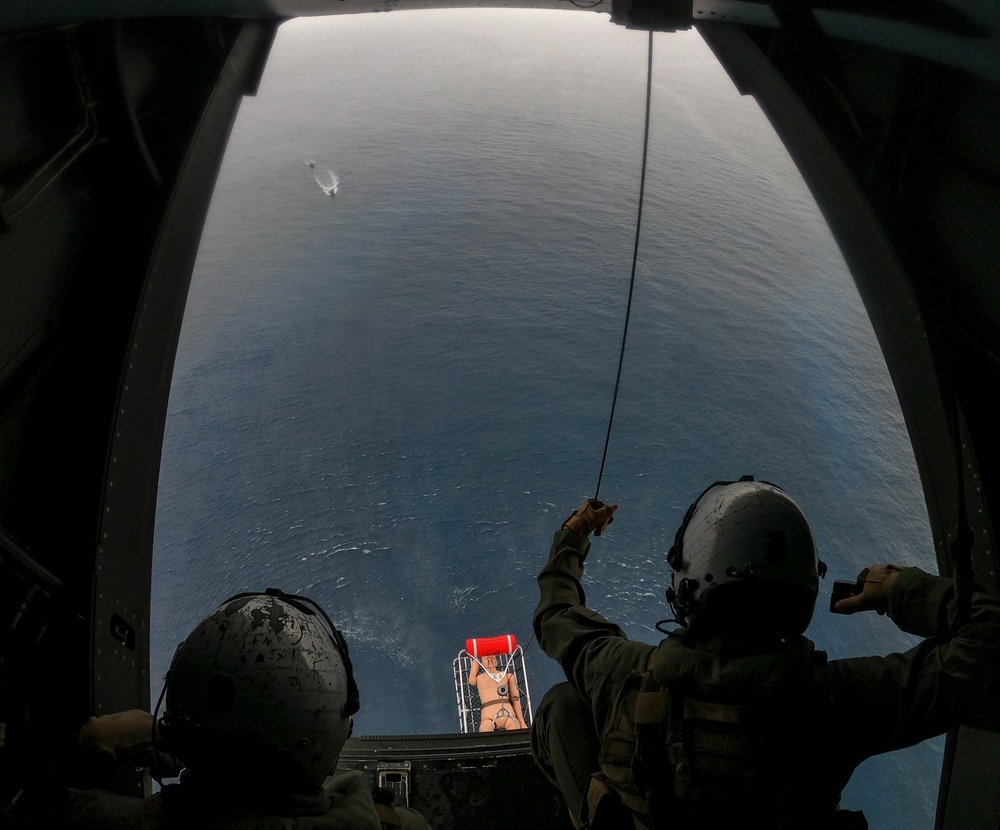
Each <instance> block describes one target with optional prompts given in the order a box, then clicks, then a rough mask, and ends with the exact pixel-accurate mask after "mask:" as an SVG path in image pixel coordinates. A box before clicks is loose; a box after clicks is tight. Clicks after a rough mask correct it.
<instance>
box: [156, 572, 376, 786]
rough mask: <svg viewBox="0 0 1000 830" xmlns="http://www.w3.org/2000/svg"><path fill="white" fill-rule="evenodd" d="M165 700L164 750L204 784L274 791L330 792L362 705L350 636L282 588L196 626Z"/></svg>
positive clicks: (244, 598)
mask: <svg viewBox="0 0 1000 830" xmlns="http://www.w3.org/2000/svg"><path fill="white" fill-rule="evenodd" d="M316 612H318V614H317V613H316ZM320 617H322V619H320ZM324 621H325V622H326V623H327V626H324V624H323V622H324ZM165 694H166V706H165V710H164V714H163V721H162V732H163V742H164V749H167V750H168V751H170V752H172V753H173V754H175V755H176V756H177V757H178V758H179V759H180V760H181V761H182V762H183V763H184V764H185V765H186V766H187V767H188V768H189V769H190V770H191V771H192V772H194V773H195V774H196V775H197V776H199V777H205V778H220V777H225V778H228V779H232V780H233V781H234V782H238V783H239V784H240V785H241V786H243V787H246V788H251V787H252V788H255V789H263V790H267V791H301V792H308V791H309V790H311V789H315V788H317V787H320V786H321V785H322V783H323V781H324V779H325V778H326V777H327V776H328V775H329V774H330V773H331V772H332V770H333V768H334V766H335V765H336V763H337V758H338V757H339V756H340V752H341V750H342V749H343V746H344V743H345V741H346V740H347V738H348V737H349V735H350V732H351V728H352V720H351V715H353V714H354V713H355V712H357V711H358V708H359V702H358V689H357V685H356V684H355V682H354V673H353V668H352V666H351V661H350V656H349V654H348V651H347V644H346V642H345V641H344V638H343V636H342V635H341V634H340V632H339V631H338V630H337V628H336V627H335V626H334V625H333V623H332V622H330V619H329V617H327V616H326V614H325V613H324V612H323V610H322V609H321V608H320V607H319V606H318V605H316V603H314V602H312V600H309V599H307V598H306V597H300V596H297V595H291V594H284V593H282V592H281V591H278V590H277V589H273V588H269V589H268V591H267V593H264V594H241V595H238V596H236V597H232V598H230V599H228V600H226V602H224V603H223V604H222V605H221V606H220V607H219V608H218V609H216V610H215V611H214V612H213V613H212V614H211V615H209V616H208V617H207V618H206V619H205V620H204V621H202V622H201V623H200V624H199V625H198V626H196V627H195V629H194V631H192V632H191V633H190V634H189V635H188V637H187V638H186V639H185V640H184V641H183V642H182V643H181V644H180V645H179V646H178V647H177V651H176V652H175V654H174V658H173V661H172V662H171V664H170V670H169V672H168V673H167V679H166V688H165Z"/></svg>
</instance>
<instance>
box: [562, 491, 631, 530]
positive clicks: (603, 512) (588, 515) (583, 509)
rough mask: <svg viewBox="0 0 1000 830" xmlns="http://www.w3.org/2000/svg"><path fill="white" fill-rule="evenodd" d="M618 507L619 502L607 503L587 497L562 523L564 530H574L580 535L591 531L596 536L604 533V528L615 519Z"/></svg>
mask: <svg viewBox="0 0 1000 830" xmlns="http://www.w3.org/2000/svg"><path fill="white" fill-rule="evenodd" d="M617 509H618V505H617V504H605V503H604V502H603V501H598V500H597V499H587V501H585V502H584V503H583V504H582V505H581V506H580V507H578V508H577V510H576V512H575V513H573V514H572V515H571V516H570V517H569V518H568V519H567V520H566V521H565V522H563V523H562V526H563V529H564V530H572V531H573V532H574V533H576V534H579V535H580V536H587V535H589V534H590V533H591V532H593V534H594V535H595V536H600V535H601V534H602V533H604V529H605V528H606V527H607V526H608V525H609V524H611V523H612V522H613V521H614V512H615V511H616V510H617Z"/></svg>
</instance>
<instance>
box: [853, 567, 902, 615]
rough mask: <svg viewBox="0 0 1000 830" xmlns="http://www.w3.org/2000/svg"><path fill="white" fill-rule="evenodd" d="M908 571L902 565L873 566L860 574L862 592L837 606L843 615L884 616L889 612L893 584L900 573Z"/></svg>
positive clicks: (859, 582) (859, 580)
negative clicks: (868, 612) (872, 612)
mask: <svg viewBox="0 0 1000 830" xmlns="http://www.w3.org/2000/svg"><path fill="white" fill-rule="evenodd" d="M903 570H906V569H905V568H904V567H903V566H901V565H872V566H871V567H870V568H865V569H864V570H863V571H862V572H861V573H859V574H858V584H859V585H860V586H861V591H860V593H858V594H855V595H854V596H853V597H847V598H845V599H842V600H840V601H839V602H838V603H837V604H836V609H837V611H839V612H840V613H841V614H856V613H858V612H859V611H877V612H878V613H879V614H884V613H885V612H886V611H888V610H889V595H890V594H891V593H892V583H893V582H895V581H896V576H897V575H898V574H899V572H900V571H903Z"/></svg>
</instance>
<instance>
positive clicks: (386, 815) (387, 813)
mask: <svg viewBox="0 0 1000 830" xmlns="http://www.w3.org/2000/svg"><path fill="white" fill-rule="evenodd" d="M375 815H377V816H378V820H379V821H380V822H381V823H382V826H383V827H402V826H403V823H402V822H401V821H400V820H399V816H397V815H396V811H395V810H394V809H393V808H392V807H390V806H389V805H388V804H376V805H375Z"/></svg>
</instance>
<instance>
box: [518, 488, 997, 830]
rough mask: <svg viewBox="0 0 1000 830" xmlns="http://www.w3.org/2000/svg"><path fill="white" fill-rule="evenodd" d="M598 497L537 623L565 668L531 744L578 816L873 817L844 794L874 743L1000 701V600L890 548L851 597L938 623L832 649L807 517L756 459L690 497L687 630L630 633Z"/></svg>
mask: <svg viewBox="0 0 1000 830" xmlns="http://www.w3.org/2000/svg"><path fill="white" fill-rule="evenodd" d="M617 508H618V505H616V504H610V505H606V504H603V503H601V502H599V501H596V500H591V501H588V502H587V503H585V504H584V505H583V506H582V507H580V508H579V509H578V510H577V511H576V512H575V513H573V515H571V516H570V517H569V518H568V519H567V520H566V521H565V522H564V523H563V526H562V529H561V530H560V531H559V532H557V533H556V535H555V538H554V540H553V544H552V550H551V553H550V555H549V560H548V562H547V563H546V565H545V567H544V568H543V569H542V571H541V573H540V574H539V577H538V584H539V588H540V591H541V599H540V601H539V604H538V607H537V608H536V609H535V615H534V630H535V635H536V636H537V638H538V642H539V645H540V646H541V647H542V649H543V650H544V651H545V653H546V654H548V655H549V656H550V657H552V658H553V659H555V660H557V661H558V662H559V663H560V665H561V666H562V668H563V670H564V671H565V674H566V678H567V682H565V683H561V684H558V685H557V686H555V687H553V688H552V689H551V690H550V691H549V693H548V694H547V695H546V696H545V698H544V699H543V701H542V703H541V706H540V707H539V709H538V711H537V712H536V714H535V719H534V722H533V723H532V734H531V737H532V751H533V755H534V757H535V760H536V762H537V763H538V764H539V766H540V767H541V769H542V771H543V772H544V773H545V775H546V776H547V777H548V778H549V780H550V781H551V782H552V783H553V784H554V785H556V786H557V787H558V788H559V789H560V790H561V791H562V793H563V796H564V798H565V799H566V803H567V806H568V807H569V810H570V814H571V816H572V818H573V820H574V823H575V824H576V826H578V827H583V826H589V827H590V828H592V830H601V828H606V827H620V826H623V824H627V825H631V824H634V826H635V827H637V828H665V827H668V826H669V827H670V828H679V830H685V828H695V827H697V828H699V830H703V829H704V828H716V827H719V828H726V829H727V830H733V828H760V830H765V828H783V830H800V828H801V829H802V830H804V829H805V828H864V827H867V821H866V820H865V819H864V816H863V815H862V814H861V813H852V812H848V811H840V810H838V805H839V801H840V794H841V791H842V790H843V788H844V786H845V785H846V783H847V781H848V780H849V778H850V777H851V774H852V773H853V771H854V769H855V768H856V767H857V766H858V765H859V764H860V763H861V762H862V761H864V760H865V759H866V758H869V757H871V756H873V755H876V754H879V753H883V752H888V751H890V750H894V749H900V748H902V747H906V746H910V745H912V744H915V743H917V742H919V741H922V740H924V739H925V738H929V737H931V736H934V735H939V734H941V733H943V732H946V731H948V730H951V729H953V728H956V727H957V726H959V725H960V724H962V723H963V722H966V721H968V720H969V719H970V718H972V717H974V716H976V715H978V714H980V713H982V712H983V711H984V710H985V708H986V705H987V704H988V703H989V702H990V701H991V700H992V701H995V700H996V699H997V692H998V686H1000V602H998V600H997V599H996V598H995V597H993V596H991V595H988V594H986V593H984V592H983V591H981V590H979V589H977V590H976V591H975V592H974V593H973V595H972V598H971V611H970V613H968V614H967V615H965V617H964V618H963V617H962V615H960V614H959V613H958V603H957V600H956V594H955V587H954V585H953V583H952V581H951V580H950V579H944V578H941V577H937V576H932V575H929V574H926V573H924V572H923V571H921V570H919V569H917V568H902V567H900V566H897V565H873V566H871V567H870V568H866V569H865V570H864V571H863V572H862V574H861V576H860V577H859V580H858V585H857V594H856V595H854V596H850V597H848V598H845V599H841V600H839V601H838V602H837V607H836V610H837V611H839V612H841V613H848V614H852V613H856V612H859V611H877V612H878V613H880V614H884V613H888V614H889V616H890V618H891V619H892V620H893V621H894V622H895V623H896V625H897V626H899V627H900V628H901V629H903V630H905V631H908V632H910V633H913V634H917V635H918V636H922V637H925V638H927V639H925V640H924V641H923V642H921V643H920V644H919V645H917V646H916V647H915V648H913V649H911V650H910V651H908V652H906V653H905V654H894V655H889V656H887V657H863V658H851V659H844V660H833V661H827V660H826V657H825V655H824V654H823V653H822V652H819V651H816V650H815V648H814V646H813V644H812V643H811V642H810V641H809V640H807V639H806V638H805V637H803V636H802V634H803V632H804V631H805V629H806V627H807V626H808V624H809V621H810V619H811V617H812V613H813V609H814V606H815V602H816V596H817V593H818V579H819V576H818V569H819V567H820V563H819V561H818V559H817V556H816V548H815V545H814V542H813V537H812V533H811V531H810V528H809V524H808V522H807V520H806V518H805V515H804V514H803V512H802V510H801V509H800V508H799V506H798V505H797V504H796V503H795V502H794V501H793V500H792V499H791V498H790V497H789V496H788V495H787V494H786V493H785V492H784V491H783V490H782V489H781V488H779V487H776V486H774V485H771V484H767V483H764V482H757V481H754V480H753V478H752V477H750V476H744V478H743V479H741V480H740V481H738V482H719V483H716V484H714V485H712V486H711V487H709V488H708V489H707V490H706V491H705V492H704V493H702V495H701V496H700V497H699V498H698V500H697V501H696V502H695V503H694V504H693V505H691V508H690V509H689V510H688V512H687V515H686V516H685V519H684V522H683V523H682V525H681V527H680V529H679V530H678V531H677V535H676V538H675V541H674V545H673V547H672V548H671V549H670V552H669V554H668V557H667V560H668V562H669V564H670V565H671V567H672V568H673V570H674V574H673V581H672V586H671V587H670V588H669V589H668V590H667V599H668V601H669V602H670V604H671V606H672V607H673V609H674V612H675V615H676V618H677V622H679V623H680V625H681V628H679V629H678V630H676V631H674V632H672V633H670V634H669V635H668V636H667V637H666V638H665V639H664V640H662V641H661V642H660V644H659V645H658V646H653V645H648V644H645V643H638V642H632V641H630V640H628V639H627V638H626V636H625V634H624V633H623V632H622V630H621V629H620V628H619V627H618V626H617V625H615V624H614V623H612V622H609V621H608V620H606V619H605V618H604V617H602V616H601V615H600V614H598V613H596V612H595V611H592V610H590V609H588V608H587V607H586V605H585V598H584V592H583V588H582V587H581V584H580V583H581V579H582V577H583V563H584V560H585V559H586V556H587V552H588V550H589V549H590V540H589V539H588V536H589V534H590V533H591V532H594V533H595V535H598V536H599V535H601V533H602V532H603V530H604V529H605V528H606V527H607V525H608V524H609V523H610V522H611V521H612V517H613V514H614V512H615V511H616V510H617Z"/></svg>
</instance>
